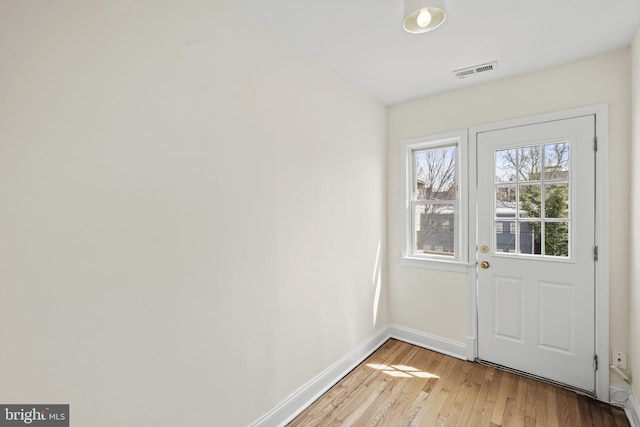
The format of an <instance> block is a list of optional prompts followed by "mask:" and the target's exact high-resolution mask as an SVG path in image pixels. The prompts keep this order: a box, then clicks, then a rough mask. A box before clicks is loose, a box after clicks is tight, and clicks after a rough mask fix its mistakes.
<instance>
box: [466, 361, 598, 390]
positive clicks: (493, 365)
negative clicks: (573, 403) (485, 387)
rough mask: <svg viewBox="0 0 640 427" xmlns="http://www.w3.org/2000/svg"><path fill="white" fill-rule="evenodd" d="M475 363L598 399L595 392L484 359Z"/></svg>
mask: <svg viewBox="0 0 640 427" xmlns="http://www.w3.org/2000/svg"><path fill="white" fill-rule="evenodd" d="M475 362H477V363H479V364H481V365H483V366H487V367H489V368H495V369H500V370H501V371H505V372H509V373H512V374H516V375H520V376H522V377H525V378H530V379H532V380H536V381H540V382H543V383H547V384H551V385H554V386H557V387H560V388H564V389H565V390H569V391H572V392H574V393H578V394H581V395H583V396H587V397H592V398H594V399H597V396H596V393H595V391H589V390H585V389H582V388H579V387H574V386H572V385H569V384H565V383H561V382H558V381H554V380H550V379H549V378H544V377H539V376H538V375H534V374H530V373H528V372H524V371H519V370H517V369H513V368H509V367H508V366H504V365H499V364H497V363H493V362H488V361H486V360H482V359H479V358H476V359H475Z"/></svg>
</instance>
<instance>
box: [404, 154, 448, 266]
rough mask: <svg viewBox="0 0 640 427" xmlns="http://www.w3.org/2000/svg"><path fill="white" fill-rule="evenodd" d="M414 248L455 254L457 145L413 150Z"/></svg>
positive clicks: (429, 251) (438, 253)
mask: <svg viewBox="0 0 640 427" xmlns="http://www.w3.org/2000/svg"><path fill="white" fill-rule="evenodd" d="M414 167H415V174H414V177H415V184H414V196H413V200H414V201H415V212H414V214H415V221H416V224H415V228H416V229H415V233H416V236H415V248H414V250H415V251H416V252H419V253H430V254H437V255H448V256H453V255H455V223H456V218H455V216H456V214H455V210H456V209H455V208H456V148H455V147H442V148H435V149H429V150H419V151H415V152H414Z"/></svg>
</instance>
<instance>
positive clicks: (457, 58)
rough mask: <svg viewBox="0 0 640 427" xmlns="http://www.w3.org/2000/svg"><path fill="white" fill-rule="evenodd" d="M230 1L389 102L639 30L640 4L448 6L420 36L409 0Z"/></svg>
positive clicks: (596, 47)
mask: <svg viewBox="0 0 640 427" xmlns="http://www.w3.org/2000/svg"><path fill="white" fill-rule="evenodd" d="M230 1H231V3H234V4H236V5H237V6H239V7H240V8H242V9H243V10H245V12H247V13H248V14H249V15H252V16H254V17H255V18H257V19H258V20H259V21H261V22H262V23H264V24H265V25H266V26H268V27H270V28H271V29H273V30H274V31H275V32H277V33H279V34H280V35H282V36H283V37H284V38H286V39H288V40H289V41H290V42H291V43H293V44H295V45H297V46H299V47H300V48H301V49H302V50H304V51H306V52H307V53H309V54H310V55H312V56H314V57H315V58H317V59H318V60H319V61H320V62H321V63H323V64H325V65H326V66H327V67H329V68H331V69H333V70H335V71H336V72H337V73H338V74H339V75H341V76H342V77H344V78H345V79H347V80H348V81H350V82H352V83H353V84H354V85H356V86H358V87H359V88H361V89H362V90H363V91H365V92H367V93H368V94H370V95H371V96H373V97H374V98H376V99H378V100H379V101H381V102H383V103H384V104H387V105H390V104H395V103H398V102H402V101H406V100H409V99H413V98H419V97H422V96H427V95H432V94H435V93H438V92H444V91H448V90H452V89H457V88H461V87H465V86H468V85H472V84H478V83H481V82H486V81H489V80H494V79H499V78H504V77H507V76H512V75H516V74H521V73H525V72H528V71H532V70H536V69H541V68H546V67H550V66H553V65H557V64H560V63H564V62H568V61H572V60H576V59H579V58H584V57H588V56H591V55H595V54H598V53H602V52H606V51H610V50H613V49H618V48H622V47H625V46H628V45H629V44H630V42H631V40H632V39H633V36H634V35H635V33H636V30H637V29H638V28H639V27H640V0H536V1H532V0H481V1H479V0H448V1H447V19H446V21H445V23H444V24H443V25H442V26H441V27H440V28H439V29H437V30H436V31H434V32H431V33H426V34H417V35H416V34H409V33H407V32H405V31H404V29H403V28H402V0H317V1H310V0H230ZM491 61H498V69H497V71H492V72H488V73H485V74H482V75H477V76H473V77H469V78H466V79H463V80H458V79H456V78H455V77H454V75H453V73H452V71H453V70H456V69H460V68H464V67H467V66H472V65H477V64H482V63H487V62H491ZM594 84H597V82H594Z"/></svg>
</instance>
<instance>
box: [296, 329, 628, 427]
mask: <svg viewBox="0 0 640 427" xmlns="http://www.w3.org/2000/svg"><path fill="white" fill-rule="evenodd" d="M288 425H289V426H292V427H316V426H317V427H334V426H367V427H368V426H371V427H373V426H379V427H407V426H417V427H431V426H445V427H521V426H522V427H533V426H540V427H630V426H629V422H628V420H627V419H626V416H625V414H624V411H623V410H621V409H620V408H616V407H613V406H610V405H607V404H605V403H603V402H599V401H596V400H594V399H591V398H589V397H586V396H581V395H577V394H576V393H573V392H571V391H568V390H565V389H562V388H559V387H555V386H552V385H550V384H546V383H542V382H539V381H536V380H532V379H530V378H525V377H521V376H518V375H515V374H513V373H510V372H505V371H501V370H498V369H495V368H493V367H488V366H483V365H480V364H478V363H472V362H467V361H463V360H459V359H455V358H452V357H449V356H445V355H442V354H439V353H436V352H433V351H430V350H426V349H423V348H420V347H416V346H413V345H411V344H407V343H404V342H401V341H397V340H393V339H391V340H389V341H387V342H385V343H384V344H383V345H382V346H381V347H380V348H379V349H378V350H376V351H375V352H374V353H373V354H372V355H371V356H369V357H368V358H367V359H366V360H365V361H364V362H363V363H362V364H361V365H359V366H358V367H357V368H356V369H354V370H353V371H351V372H350V373H349V374H348V375H346V376H345V377H344V378H343V379H342V380H341V381H340V382H338V383H337V384H336V385H334V386H333V387H332V388H331V389H330V390H329V391H327V392H326V393H325V394H324V395H323V396H321V397H320V398H319V399H318V400H317V401H316V402H314V403H313V404H312V405H310V406H309V407H308V408H306V409H305V410H304V411H302V412H301V413H300V415H298V416H297V417H296V418H295V419H294V420H293V421H291V423H289V424H288Z"/></svg>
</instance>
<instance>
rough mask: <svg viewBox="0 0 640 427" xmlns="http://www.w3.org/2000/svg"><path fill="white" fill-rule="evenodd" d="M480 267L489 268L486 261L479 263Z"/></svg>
mask: <svg viewBox="0 0 640 427" xmlns="http://www.w3.org/2000/svg"><path fill="white" fill-rule="evenodd" d="M480 267H482V268H484V269H487V268H489V263H488V262H487V261H482V262H481V263H480Z"/></svg>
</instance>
